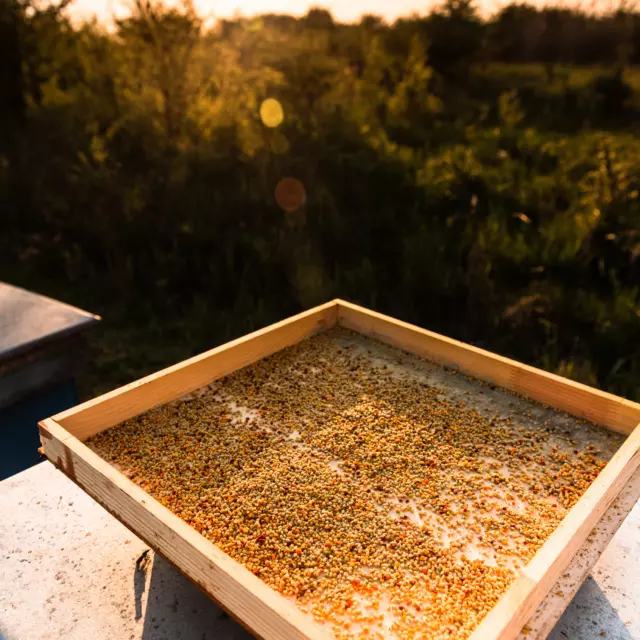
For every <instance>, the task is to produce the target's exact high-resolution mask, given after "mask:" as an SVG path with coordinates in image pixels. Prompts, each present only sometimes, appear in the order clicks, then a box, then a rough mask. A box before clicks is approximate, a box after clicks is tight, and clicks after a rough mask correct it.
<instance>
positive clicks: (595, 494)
mask: <svg viewBox="0 0 640 640" xmlns="http://www.w3.org/2000/svg"><path fill="white" fill-rule="evenodd" d="M639 466H640V425H638V426H637V427H636V429H635V430H634V431H633V433H632V434H631V435H630V436H629V437H628V438H627V440H626V441H625V442H624V444H623V445H622V447H620V449H619V450H618V451H617V452H616V454H615V455H614V456H613V458H611V460H610V461H609V463H608V464H607V466H606V467H605V468H604V469H603V470H602V471H601V472H600V474H599V475H598V477H597V478H596V479H595V481H594V482H593V483H592V484H591V486H590V487H589V488H588V489H587V491H586V492H585V493H584V495H583V496H582V497H581V498H580V500H578V502H577V503H576V504H575V505H574V506H573V508H572V509H571V510H570V511H569V513H568V514H567V515H566V516H565V518H564V519H563V520H562V522H561V523H560V525H559V526H558V528H557V529H556V530H555V531H554V532H553V533H552V534H551V536H550V537H549V539H548V540H547V541H546V542H545V543H544V545H542V547H541V548H540V549H539V551H538V552H537V553H536V555H535V556H534V557H533V559H532V560H531V561H530V562H529V563H528V564H527V565H526V567H525V568H524V569H523V571H522V575H521V576H520V577H519V578H517V579H516V581H515V582H514V583H513V585H512V586H511V587H510V588H509V589H508V590H507V592H506V593H505V594H504V596H503V597H502V598H501V599H500V600H499V601H498V604H496V606H495V607H493V609H492V610H491V611H490V612H489V613H488V614H487V615H486V617H485V618H484V619H483V620H482V622H481V623H480V624H479V625H478V627H476V629H475V631H474V632H473V634H472V635H471V637H470V640H511V639H512V638H515V637H517V635H518V633H519V631H520V630H521V629H522V627H523V625H524V624H525V623H526V622H527V620H528V619H529V618H530V616H531V614H532V613H533V612H534V611H535V609H536V607H538V605H539V604H540V603H541V602H542V601H543V600H544V598H545V596H546V594H547V593H548V592H549V590H550V589H551V588H552V587H553V585H554V584H555V583H556V581H557V580H558V578H559V577H560V576H561V575H562V573H563V572H564V570H565V569H566V567H567V565H568V564H569V562H571V559H572V558H573V557H574V555H575V554H576V553H577V552H578V551H579V549H580V548H581V547H582V545H583V544H584V542H585V540H586V539H587V536H588V535H589V534H590V533H591V531H592V530H593V529H594V527H595V526H596V524H597V523H598V522H599V521H600V518H601V517H602V516H603V514H604V513H605V511H606V510H607V509H608V508H609V506H610V505H611V503H612V502H613V501H614V500H615V499H616V497H617V495H618V494H619V493H620V491H621V490H622V488H623V487H624V486H625V485H626V484H627V483H628V482H629V480H630V479H631V476H632V475H633V474H634V472H635V471H636V470H637V469H638V467H639Z"/></svg>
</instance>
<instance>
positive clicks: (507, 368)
mask: <svg viewBox="0 0 640 640" xmlns="http://www.w3.org/2000/svg"><path fill="white" fill-rule="evenodd" d="M335 324H338V325H341V326H344V327H346V328H348V329H351V330H354V331H356V332H358V333H361V334H363V335H366V336H369V337H371V338H375V339H377V340H380V341H381V342H384V343H387V344H390V345H393V346H395V347H398V348H400V349H403V350H405V351H408V352H410V353H413V354H415V355H418V356H420V357H424V358H426V359H428V360H431V361H434V362H437V363H440V364H443V365H445V366H447V367H451V368H454V369H458V370H460V371H462V372H464V373H466V374H468V375H471V376H473V377H475V378H479V379H481V380H485V381H488V382H492V383H494V384H497V385H499V386H501V387H504V388H506V389H509V390H512V391H515V392H517V393H519V394H521V395H522V396H525V397H527V398H530V399H533V400H536V401H538V402H541V403H543V404H546V405H548V406H551V407H553V408H555V409H559V410H562V411H566V412H567V413H570V414H572V415H574V416H576V417H579V418H585V419H587V420H590V421H591V422H594V423H596V424H599V425H601V426H603V427H606V428H608V429H610V430H612V431H616V432H618V433H623V434H625V435H628V438H627V439H626V441H625V442H624V444H623V445H622V446H621V447H620V449H619V450H618V451H617V452H616V454H615V455H614V456H613V458H612V459H611V460H610V461H609V463H608V464H607V465H606V467H605V468H604V469H603V470H602V471H601V473H600V474H599V475H598V477H597V478H596V480H595V481H594V482H593V484H592V485H591V486H590V487H589V488H588V490H587V491H586V492H585V493H584V495H583V496H582V497H581V498H580V500H579V501H578V502H577V503H576V504H575V506H574V507H573V508H572V509H571V510H570V511H569V513H568V514H567V515H566V517H565V518H564V520H563V521H562V522H561V523H560V525H559V526H558V528H557V529H556V530H555V531H554V533H553V534H552V535H551V536H550V537H549V539H548V540H547V541H546V543H545V544H544V545H543V546H542V547H541V548H540V549H539V551H538V552H537V553H536V555H535V556H534V557H533V559H532V560H531V561H530V562H529V563H528V564H527V565H526V566H525V567H524V569H523V570H522V571H521V573H520V575H519V577H518V578H516V579H515V580H514V582H513V583H512V584H511V586H510V588H509V589H508V590H507V591H506V592H505V593H504V595H503V596H502V598H501V599H500V600H499V601H498V603H497V604H496V605H495V607H494V608H493V609H492V610H491V611H490V612H489V613H488V614H487V616H486V617H485V618H484V619H483V620H482V622H481V623H480V624H479V625H478V626H477V627H476V629H475V631H474V632H473V634H472V635H471V638H472V640H480V639H483V640H484V639H489V638H499V639H507V638H516V637H517V636H518V634H519V633H520V632H521V631H522V629H523V627H524V626H525V624H526V623H527V621H528V620H529V619H530V618H531V616H532V614H534V612H535V611H536V609H537V608H538V607H539V605H540V604H541V603H542V602H543V601H544V600H545V598H547V596H548V595H549V594H550V592H551V591H552V589H553V587H554V585H555V584H556V582H557V581H558V580H559V578H560V577H561V576H562V574H563V573H564V572H565V571H566V569H567V567H569V565H570V563H571V562H572V560H573V559H574V557H575V556H576V554H577V553H578V552H579V551H580V549H581V547H582V546H583V545H584V543H585V541H586V540H587V537H588V536H589V534H590V533H591V532H592V530H593V529H594V528H595V527H596V525H597V524H598V523H599V521H600V520H601V518H602V517H603V516H604V514H605V512H606V511H607V509H608V508H609V507H610V506H611V504H612V503H613V501H614V500H615V499H616V498H617V497H618V494H619V493H620V492H621V491H622V490H623V488H624V487H625V486H626V485H627V483H629V481H630V480H631V478H632V475H633V473H634V471H635V470H636V469H637V468H638V467H639V466H640V424H639V423H640V405H639V404H636V403H634V402H630V401H628V400H624V399H623V398H620V397H617V396H614V395H611V394H608V393H604V392H602V391H598V390H596V389H593V388H591V387H588V386H585V385H582V384H579V383H577V382H573V381H571V380H567V379H566V378H562V377H560V376H557V375H554V374H550V373H546V372H544V371H541V370H540V369H535V368H533V367H529V366H527V365H523V364H521V363H518V362H515V361H514V360H510V359H508V358H503V357H502V356H498V355H495V354H493V353H490V352H488V351H484V350H483V349H478V348H477V347H473V346H471V345H467V344H464V343H462V342H458V341H456V340H452V339H450V338H447V337H445V336H441V335H438V334H436V333H433V332H431V331H426V330H424V329H420V328H418V327H415V326H413V325H410V324H407V323H405V322H400V321H398V320H394V319H393V318H390V317H388V316H383V315H381V314H379V313H375V312H372V311H369V310H367V309H364V308H362V307H358V306H356V305H353V304H350V303H348V302H344V301H342V300H334V301H332V302H329V303H327V304H325V305H322V306H320V307H316V308H315V309H311V310H310V311H306V312H305V313H301V314H299V315H297V316H294V317H292V318H290V319H288V320H284V321H282V322H279V323H276V324H274V325H271V326H270V327H267V328H265V329H262V330H260V331H256V332H255V333H252V334H250V335H248V336H245V337H243V338H239V339H237V340H234V341H232V342H229V343H228V344H226V345H223V346H221V347H217V348H216V349H212V350H211V351H208V352H206V353H203V354H201V355H199V356H195V357H194V358H191V359H189V360H186V361H184V362H182V363H180V364H177V365H174V366H172V367H169V368H167V369H164V370H163V371H160V372H158V373H156V374H153V375H151V376H147V377H146V378H143V379H141V380H139V381H137V382H133V383H131V384H129V385H127V386H125V387H122V388H120V389H117V390H115V391H112V392H110V393H107V394H105V395H103V396H100V397H99V398H96V399H94V400H90V401H89V402H85V403H84V404H81V405H79V406H77V407H75V408H73V409H70V410H68V411H65V412H63V413H60V414H58V415H56V416H54V417H53V418H48V419H46V420H43V421H42V422H41V423H40V439H41V442H42V451H43V453H44V454H45V455H46V456H47V458H49V460H50V461H51V462H53V463H54V464H55V465H56V466H57V467H58V468H59V469H61V470H62V471H63V472H64V473H65V474H66V475H67V476H69V477H70V478H71V479H72V480H73V481H74V482H76V484H78V485H79V486H80V487H81V488H82V489H84V490H85V491H86V492H87V493H88V494H89V495H91V496H92V497H93V498H94V499H95V500H97V501H98V502H99V503H100V504H101V505H102V506H103V507H104V508H105V509H107V511H109V512H110V513H112V514H113V515H114V516H115V517H116V518H117V519H118V520H120V521H121V522H122V523H123V524H124V525H125V526H127V527H128V528H129V529H131V531H133V532H134V533H135V534H136V535H138V536H139V537H140V538H142V539H143V540H145V542H147V543H148V544H149V546H151V547H152V548H153V549H155V550H156V551H157V552H158V553H160V554H161V555H163V556H164V557H165V558H166V559H167V560H168V561H169V562H171V563H172V564H173V565H174V566H175V567H176V568H177V569H178V570H179V571H181V572H182V573H183V574H184V575H185V576H186V577H188V578H189V579H190V580H192V581H193V582H194V583H195V584H197V585H198V586H200V587H201V588H202V589H203V590H204V591H205V592H206V593H207V594H208V595H209V596H210V597H212V598H213V599H214V600H215V601H216V602H218V603H219V604H220V605H221V606H223V607H224V608H225V609H226V610H227V611H229V613H231V614H232V615H233V616H234V617H235V618H236V619H238V620H239V621H240V622H241V623H242V624H243V625H244V626H246V627H247V628H248V629H249V630H250V631H252V632H253V633H255V634H256V635H257V636H260V637H263V638H267V639H270V638H321V637H327V636H328V632H327V631H326V630H325V629H324V628H323V627H321V626H320V625H318V624H316V623H315V622H313V620H312V619H311V618H310V617H309V616H307V615H306V614H304V613H303V612H301V611H299V610H298V609H297V608H296V607H295V606H294V605H293V604H292V603H291V602H290V601H288V600H286V599H285V598H284V597H283V596H281V595H280V594H278V593H277V592H275V591H274V590H272V589H271V588H270V587H268V586H267V585H266V584H265V583H264V582H262V581H261V580H260V579H259V578H257V577H256V576H255V575H253V574H252V573H251V572H250V571H248V570H247V569H245V568H244V567H243V566H242V565H240V564H239V563H237V562H235V561H234V560H232V559H231V558H230V557H229V556H228V555H226V554H225V553H223V552H222V551H221V550H220V549H218V548H217V547H216V546H215V545H213V544H212V543H211V542H209V541H208V540H206V539H205V538H204V537H203V536H202V535H200V534H199V533H198V532H197V531H195V530H194V529H193V528H192V527H190V526H189V525H188V524H186V523H185V522H184V521H183V520H181V519H180V518H178V517H177V516H176V515H174V514H173V513H171V512H170V511H169V510H168V509H167V508H165V507H164V506H162V505H161V504H159V503H158V502H157V501H156V500H154V499H153V498H152V497H151V496H150V495H149V494H148V493H146V492H145V491H143V490H142V489H141V488H140V487H138V486H136V485H135V484H134V483H133V482H131V481H130V480H128V479H127V478H126V477H125V476H124V475H123V474H122V473H120V472H119V471H118V470H116V469H115V468H114V467H112V466H111V465H109V464H108V463H107V462H105V461H104V460H103V459H102V458H100V457H99V456H98V455H97V454H96V453H94V452H93V451H91V450H90V449H89V448H88V447H87V446H86V445H84V444H83V441H84V440H86V439H87V438H89V437H90V436H92V435H94V434H96V433H99V432H100V431H103V430H104V429H108V428H109V427H112V426H114V425H116V424H118V423H120V422H121V421H123V420H126V419H128V418H131V417H133V416H136V415H139V414H141V413H143V412H144V411H147V410H148V409H151V408H153V407H155V406H158V405H161V404H165V403H167V402H169V401H172V400H175V399H177V398H179V397H181V396H182V395H184V394H186V393H188V392H190V391H194V390H195V389H198V388H200V387H202V386H204V385H207V384H210V383H211V382H212V381H214V380H216V379H217V378H220V377H222V376H225V375H227V374H229V373H231V372H233V371H235V370H237V369H240V368H242V367H244V366H246V365H248V364H251V363H253V362H256V361H257V360H260V359H261V358H264V357H265V356H268V355H270V354H272V353H274V352H276V351H278V350H280V349H282V348H284V347H287V346H290V345H293V344H296V343H297V342H299V341H300V340H303V339H304V338H307V337H309V336H311V335H313V334H316V333H319V332H321V331H324V330H326V329H328V328H330V327H332V326H334V325H335ZM600 552H601V551H600ZM598 555H599V554H591V556H590V557H589V562H591V566H592V565H593V564H595V561H596V560H597V558H598ZM583 568H584V565H583ZM587 570H588V568H587ZM584 575H586V573H585V574H584ZM569 599H570V596H568V599H567V604H568V600H569ZM556 610H557V607H556Z"/></svg>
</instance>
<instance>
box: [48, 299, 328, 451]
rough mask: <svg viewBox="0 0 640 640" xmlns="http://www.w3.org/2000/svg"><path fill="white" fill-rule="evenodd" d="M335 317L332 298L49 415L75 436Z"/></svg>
mask: <svg viewBox="0 0 640 640" xmlns="http://www.w3.org/2000/svg"><path fill="white" fill-rule="evenodd" d="M336 322H337V303H336V302H335V301H331V302H328V303H326V304H323V305H320V306H318V307H315V308H314V309H310V310H308V311H305V312H303V313H300V314H298V315H296V316H293V317H291V318H288V319H286V320H282V321H281V322H277V323H275V324H272V325H270V326H268V327H265V328H264V329H260V330H258V331H254V332H253V333H250V334H248V335H246V336H243V337H242V338H238V339H236V340H232V341H231V342H228V343H226V344H224V345H221V346H219V347H216V348H215V349H211V350H209V351H206V352H205V353H202V354H200V355H197V356H194V357H193V358H189V359H188V360H184V361H183V362H180V363H178V364H175V365H173V366H171V367H167V368H166V369H163V370H161V371H158V372H157V373H154V374H151V375H149V376H146V377H145V378H142V379H140V380H137V381H135V382H132V383H131V384H128V385H125V386H123V387H120V388H119V389H116V390H114V391H111V392H109V393H106V394H104V395H101V396H99V397H98V398H95V399H93V400H89V401H88V402H84V403H82V404H80V405H77V406H76V407H73V408H71V409H68V410H67V411H63V412H62V413H59V414H57V415H55V416H53V417H54V419H55V421H56V422H57V423H58V424H60V425H62V426H63V427H64V428H65V429H67V430H68V431H69V432H70V433H72V434H73V435H74V436H75V437H76V438H78V439H79V440H86V439H87V438H89V437H90V436H92V435H95V434H96V433H99V432H100V431H103V430H104V429H108V428H109V427H112V426H113V425H115V424H118V423H119V422H122V421H123V420H126V419H128V418H131V417H133V416H136V415H139V414H140V413H143V412H144V411H147V410H149V409H151V408H153V407H156V406H158V405H160V404H165V403H167V402H170V401H172V400H175V399H177V398H179V397H180V396H182V395H184V394H185V393H189V392H190V391H193V390H195V389H198V388H199V387H203V386H205V385H207V384H210V383H211V382H213V381H214V380H215V379H217V378H220V377H222V376H225V375H228V374H229V373H232V372H233V371H235V370H237V369H241V368H242V367H245V366H247V365H249V364H251V363H253V362H256V361H257V360H260V359H261V358H264V357H266V356H268V355H271V354H272V353H275V352H276V351H279V350H280V349H284V348H285V347H289V346H291V345H293V344H296V343H297V342H300V341H301V340H303V339H305V338H307V337H309V336H312V335H314V334H316V333H319V332H321V331H324V330H326V329H329V328H330V327H332V326H333V325H334V324H336Z"/></svg>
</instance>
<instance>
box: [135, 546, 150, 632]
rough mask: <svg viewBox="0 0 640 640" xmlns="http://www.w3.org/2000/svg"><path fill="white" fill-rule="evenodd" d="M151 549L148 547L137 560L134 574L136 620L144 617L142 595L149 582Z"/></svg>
mask: <svg viewBox="0 0 640 640" xmlns="http://www.w3.org/2000/svg"><path fill="white" fill-rule="evenodd" d="M150 553H151V550H150V549H147V550H146V551H145V552H144V553H143V554H142V555H141V556H140V557H139V558H138V560H137V561H136V569H135V572H134V574H133V593H134V597H135V600H136V622H137V621H138V620H140V618H142V596H143V595H144V588H145V585H146V583H147V569H148V568H149V567H150V566H151V559H150V557H149V554H150Z"/></svg>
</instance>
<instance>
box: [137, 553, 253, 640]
mask: <svg viewBox="0 0 640 640" xmlns="http://www.w3.org/2000/svg"><path fill="white" fill-rule="evenodd" d="M145 570H146V571H149V570H150V571H151V576H150V579H149V586H148V594H147V606H146V610H145V612H144V623H143V625H144V626H143V631H142V639H143V640H174V639H175V640H213V639H215V640H222V639H224V640H251V639H252V638H253V636H252V635H251V634H250V633H249V632H248V631H245V629H243V628H242V627H241V626H240V625H239V624H238V623H237V622H235V620H233V619H232V618H229V616H227V614H226V613H224V611H222V609H220V608H219V607H218V606H216V605H215V604H214V603H213V601H212V600H211V599H210V598H209V597H208V596H206V595H205V594H204V593H202V591H200V589H198V588H197V587H196V586H194V585H193V584H191V582H189V581H188V580H187V579H186V578H185V577H183V576H182V575H181V574H180V573H179V572H178V571H177V570H176V569H174V568H173V567H172V566H171V565H170V564H169V563H168V562H166V561H165V560H164V559H163V558H161V557H160V556H158V555H157V554H152V552H150V554H149V566H148V567H147V568H146V569H145ZM136 571H138V569H137V568H136ZM135 581H136V577H135V576H134V584H136V582H135ZM144 584H145V583H144V577H143V579H142V592H140V601H141V599H142V593H143V592H144ZM137 608H138V588H136V617H137Z"/></svg>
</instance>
